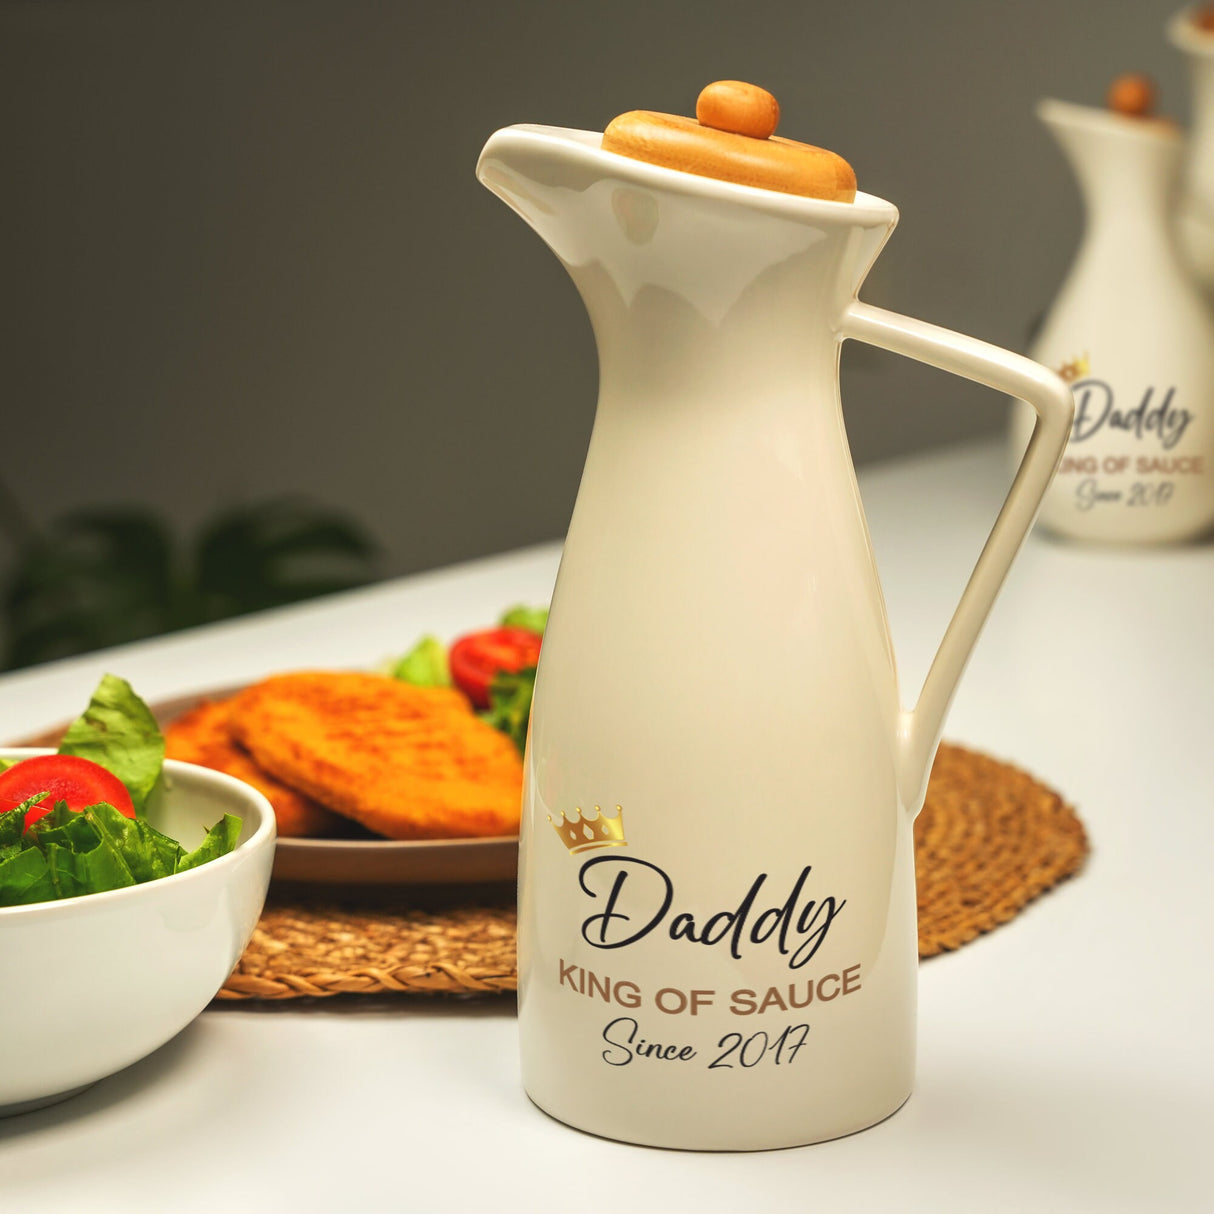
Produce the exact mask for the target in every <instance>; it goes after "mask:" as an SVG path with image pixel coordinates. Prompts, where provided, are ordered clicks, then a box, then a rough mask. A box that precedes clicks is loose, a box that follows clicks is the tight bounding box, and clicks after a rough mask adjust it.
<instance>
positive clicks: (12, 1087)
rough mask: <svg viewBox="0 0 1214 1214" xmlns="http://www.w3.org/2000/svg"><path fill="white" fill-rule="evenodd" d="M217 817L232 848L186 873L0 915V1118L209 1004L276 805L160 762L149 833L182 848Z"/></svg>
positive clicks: (231, 960) (231, 952)
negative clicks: (226, 818)
mask: <svg viewBox="0 0 1214 1214" xmlns="http://www.w3.org/2000/svg"><path fill="white" fill-rule="evenodd" d="M3 753H4V754H5V755H6V756H8V757H10V758H16V757H18V756H22V757H24V756H28V755H34V754H45V753H48V752H46V751H39V750H5V751H3ZM225 813H231V814H236V815H238V816H239V817H240V818H241V830H240V841H239V843H238V844H237V846H236V848H235V850H234V851H232V852H231V853H229V854H228V855H226V856H221V857H220V858H219V859H217V860H212V861H210V862H209V863H207V864H202V865H199V867H198V868H194V869H190V870H189V871H188V872H184V873H177V874H176V875H174V876H172V877H163V878H161V879H160V880H158V881H149V882H147V883H145V884H143V885H133V886H130V887H129V888H127V889H116V890H110V891H109V892H107V893H103V894H89V895H88V896H86V897H83V898H66V899H63V900H62V901H59V902H40V903H35V904H34V905H32V906H11V907H0V991H2V994H0V1042H4V1043H5V1045H4V1046H3V1047H0V1054H2V1056H3V1062H2V1064H0V1116H3V1115H9V1114H13V1113H20V1112H27V1111H28V1110H30V1109H33V1108H39V1107H41V1106H42V1105H45V1104H51V1103H53V1102H54V1101H56V1100H60V1099H63V1098H65V1097H67V1096H70V1095H73V1094H74V1093H75V1092H77V1091H79V1090H80V1089H81V1088H84V1087H87V1086H88V1085H89V1084H91V1083H94V1082H96V1081H97V1080H98V1079H102V1078H104V1077H105V1076H106V1075H112V1074H113V1073H114V1072H115V1071H119V1070H121V1069H122V1068H123V1067H125V1066H129V1065H130V1064H131V1063H132V1062H136V1061H138V1060H139V1059H140V1058H143V1057H144V1056H145V1055H147V1054H150V1053H151V1052H152V1051H153V1050H155V1049H156V1048H157V1047H159V1046H161V1045H163V1044H164V1043H165V1042H166V1041H168V1040H169V1039H170V1038H171V1037H173V1036H175V1035H176V1034H177V1033H179V1032H180V1031H181V1030H182V1029H183V1028H185V1026H186V1025H187V1024H189V1022H190V1021H191V1020H193V1019H194V1017H195V1016H197V1015H198V1013H199V1012H200V1011H202V1009H203V1008H204V1007H206V1005H207V1004H208V1003H209V1002H210V1001H211V999H212V998H213V997H214V996H215V993H216V992H217V991H218V990H219V988H220V987H221V986H222V985H223V983H224V981H225V979H226V978H227V977H228V975H229V974H230V973H231V972H232V969H233V968H234V967H235V965H236V962H237V960H238V959H239V958H240V954H241V953H242V952H243V950H244V947H245V945H246V944H247V943H248V942H249V937H250V936H251V935H252V934H253V928H254V927H255V926H256V925H257V920H258V917H259V916H260V915H261V908H262V904H263V903H264V902H265V897H266V889H267V887H268V885H269V882H270V868H271V865H272V864H273V861H274V838H275V829H274V811H273V810H272V809H271V808H270V803H269V802H268V801H267V800H266V799H265V797H263V796H262V795H261V793H259V792H257V791H256V790H255V789H253V788H250V787H249V786H248V785H247V784H243V783H241V781H239V780H236V779H233V778H232V777H231V776H226V775H223V774H221V773H219V772H215V771H209V770H208V769H207V768H205V767H196V766H195V765H194V764H192V763H179V762H176V761H174V760H172V759H170V760H167V761H166V762H165V765H164V777H163V779H162V780H161V786H158V788H157V790H156V791H155V792H154V793H153V795H152V797H151V799H150V800H149V802H148V807H147V817H148V820H149V821H150V822H151V823H152V825H153V826H155V827H156V828H157V829H158V830H162V831H164V833H165V834H167V835H170V836H171V837H172V838H174V839H176V840H177V841H178V842H180V843H181V844H182V846H183V847H185V848H186V850H187V851H189V850H191V849H192V848H194V847H196V846H197V845H198V844H199V843H201V842H202V839H203V836H204V835H205V833H206V830H207V828H208V827H210V826H212V825H214V823H216V822H217V821H219V819H220V818H221V817H222V816H223V815H224V814H225Z"/></svg>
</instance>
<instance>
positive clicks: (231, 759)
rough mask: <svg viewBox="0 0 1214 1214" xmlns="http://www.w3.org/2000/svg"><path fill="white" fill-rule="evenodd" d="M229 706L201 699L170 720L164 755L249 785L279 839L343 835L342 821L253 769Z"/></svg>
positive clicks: (258, 768)
mask: <svg viewBox="0 0 1214 1214" xmlns="http://www.w3.org/2000/svg"><path fill="white" fill-rule="evenodd" d="M230 705H231V700H204V701H203V702H202V703H201V704H199V705H198V707H197V708H192V709H190V711H189V712H186V713H183V714H182V715H181V716H179V717H177V718H176V719H175V720H174V721H172V722H171V723H170V724H169V725H168V727H167V728H166V729H165V731H164V752H165V755H166V757H168V758H170V759H182V760H184V761H185V762H186V763H197V764H199V765H200V766H202V767H210V768H211V769H212V770H214V771H223V772H227V774H228V775H230V776H235V777H236V778H237V779H238V780H243V781H244V782H245V783H246V784H251V785H252V786H253V787H254V788H255V789H257V791H258V792H260V793H262V794H263V795H264V796H265V798H266V800H267V801H269V802H270V804H271V805H272V806H273V807H274V817H275V819H276V820H277V822H278V833H279V834H280V835H282V836H283V837H284V838H302V837H308V836H321V837H324V836H328V835H340V834H344V833H345V832H346V829H347V824H346V821H345V819H344V818H341V817H339V816H338V815H337V814H334V813H330V812H329V811H328V810H327V809H325V807H324V806H323V805H319V804H317V802H316V801H314V800H313V799H312V798H311V797H308V796H305V795H304V794H303V793H301V792H296V791H295V789H293V788H289V787H288V786H287V785H286V784H283V783H282V781H281V780H276V779H275V778H274V777H273V776H272V775H270V774H269V773H268V772H265V771H263V770H262V769H261V768H260V767H258V766H257V764H256V763H255V762H254V761H253V758H252V756H251V755H250V754H249V753H248V751H246V750H244V749H243V747H241V745H240V744H239V743H238V742H237V741H236V738H235V737H234V735H233V733H232V721H231V708H230Z"/></svg>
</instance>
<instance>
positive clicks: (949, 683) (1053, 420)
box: [839, 300, 1075, 817]
mask: <svg viewBox="0 0 1214 1214" xmlns="http://www.w3.org/2000/svg"><path fill="white" fill-rule="evenodd" d="M839 333H840V336H841V337H843V338H848V337H851V338H855V339H856V340H857V341H863V342H867V343H868V344H869V345H871V346H879V347H880V348H881V349H883V350H890V351H892V352H893V353H895V354H905V355H906V356H907V357H908V358H913V359H916V360H917V361H918V362H922V363H927V364H928V365H929V366H933V367H939V368H940V370H942V371H950V372H952V373H953V374H954V375H961V376H964V377H965V378H966V379H972V380H974V381H975V382H976V383H980V384H985V385H986V386H987V387H988V388H994V389H996V390H997V391H999V392H1006V393H1008V394H1009V395H1010V396H1016V397H1019V398H1020V399H1021V400H1023V401H1025V402H1027V403H1028V404H1029V405H1031V406H1032V408H1033V409H1034V410H1035V411H1036V413H1037V422H1036V425H1035V426H1034V427H1033V437H1032V439H1031V440H1030V442H1029V445H1028V450H1027V451H1026V452H1025V455H1024V459H1023V460H1022V461H1021V463H1020V467H1019V469H1018V470H1017V472H1016V476H1015V479H1014V480H1013V481H1012V487H1011V489H1009V490H1008V495H1007V499H1006V500H1005V501H1004V503H1003V508H1002V509H1001V510H1000V511H999V517H998V518H996V520H995V525H994V526H993V527H992V528H991V533H990V536H989V537H988V538H987V541H986V544H985V546H984V547H983V549H982V553H981V555H980V556H979V557H978V561H977V563H976V564H975V565H974V571H973V573H971V574H970V579H969V582H968V583H967V584H966V587H965V590H964V592H963V593H962V595H961V601H960V602H959V603H958V604H957V609H956V611H954V612H953V618H952V619H951V620H950V621H949V624H948V628H947V629H946V630H945V633H944V639H943V640H942V641H941V642H940V647H939V649H937V651H936V656H935V658H933V660H932V664H931V669H930V670H929V671H928V673H927V678H926V679H924V681H923V688H922V690H921V691H920V693H919V701H918V703H917V704H916V705H915V707H914V708H913V709H911V710H909V711H907V710H905V709H903V710H902V712H901V717H900V720H899V723H898V784H899V789H900V791H901V793H902V803H903V805H905V806H906V808H907V810H908V812H909V813H910V814H911V816H912V817H913V816H915V815H916V814H918V812H919V810H920V809H921V808H922V807H923V798H924V796H925V795H926V792H927V782H928V777H929V775H930V773H931V762H932V759H933V758H934V757H935V753H936V747H937V745H938V744H939V742H940V734H941V731H942V730H943V728H944V715H945V713H946V712H947V711H948V707H949V705H950V704H951V703H952V699H953V694H954V693H955V692H956V690H957V683H958V681H959V680H960V678H961V674H962V671H964V669H965V666H966V663H967V662H968V661H969V657H970V653H971V652H972V651H973V648H974V642H975V641H977V639H978V633H979V632H980V631H981V630H982V625H983V624H984V623H985V622H986V618H987V616H988V615H989V614H990V610H991V606H992V604H993V603H994V601H995V596H996V595H997V594H998V593H999V588H1000V587H1001V586H1002V585H1003V580H1004V578H1005V577H1006V576H1007V572H1008V569H1009V568H1010V566H1011V563H1012V561H1013V560H1014V559H1015V557H1016V553H1017V552H1019V551H1020V546H1021V545H1022V544H1023V543H1024V540H1025V537H1026V536H1027V535H1028V533H1029V529H1030V528H1031V527H1032V525H1033V520H1034V519H1035V518H1036V517H1037V511H1038V509H1039V508H1040V506H1041V500H1042V498H1043V497H1044V496H1045V491H1046V489H1048V488H1049V485H1050V482H1051V481H1052V480H1053V479H1054V473H1055V472H1057V471H1058V465H1059V464H1060V463H1061V462H1062V453H1063V451H1064V450H1065V448H1066V444H1067V439H1068V438H1069V437H1070V433H1071V421H1072V419H1073V417H1074V413H1075V402H1074V398H1073V397H1072V395H1071V390H1070V389H1069V388H1068V387H1067V386H1066V384H1064V383H1063V382H1062V380H1061V379H1059V378H1058V376H1056V375H1055V374H1054V373H1053V372H1052V371H1048V370H1046V368H1045V367H1043V366H1041V365H1040V364H1038V363H1035V362H1033V361H1032V360H1031V359H1027V358H1023V357H1021V356H1020V355H1019V354H1013V353H1011V352H1010V351H1008V350H1002V349H1000V348H999V347H998V346H992V345H990V344H988V343H987V342H984V341H978V340H977V339H976V338H973V337H965V336H963V335H962V334H960V333H954V332H952V331H951V330H949V329H942V328H939V327H938V326H936V325H930V324H927V323H926V322H924V321H921V320H912V319H911V318H910V317H908V316H900V315H898V314H897V313H896V312H887V311H886V310H885V309H884V308H874V307H872V306H871V305H869V304H864V303H860V302H859V301H858V300H856V301H853V302H852V304H851V306H850V307H849V308H848V309H847V311H846V312H845V313H844V315H843V318H842V322H841V323H840V325H839Z"/></svg>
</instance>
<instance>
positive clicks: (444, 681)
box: [389, 636, 451, 687]
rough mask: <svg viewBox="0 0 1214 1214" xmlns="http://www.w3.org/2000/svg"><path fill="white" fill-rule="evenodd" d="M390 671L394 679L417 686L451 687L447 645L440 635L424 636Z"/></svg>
mask: <svg viewBox="0 0 1214 1214" xmlns="http://www.w3.org/2000/svg"><path fill="white" fill-rule="evenodd" d="M389 673H390V674H391V675H392V677H393V678H394V679H399V680H400V681H401V682H402V683H412V684H413V685H414V686H415V687H450V686H451V670H450V668H449V667H448V665H447V647H446V645H444V644H443V643H442V641H440V640H439V639H438V637H429V636H428V637H422V639H421V640H420V641H418V642H417V644H416V645H414V646H413V648H412V649H410V650H409V652H408V653H407V654H405V656H404V657H403V658H401V659H400V661H399V662H397V663H396V664H395V665H394V666H393V667H392V669H391V671H390V672H389Z"/></svg>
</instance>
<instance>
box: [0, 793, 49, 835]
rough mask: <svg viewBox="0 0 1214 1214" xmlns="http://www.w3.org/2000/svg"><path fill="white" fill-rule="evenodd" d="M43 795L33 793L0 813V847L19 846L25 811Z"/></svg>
mask: <svg viewBox="0 0 1214 1214" xmlns="http://www.w3.org/2000/svg"><path fill="white" fill-rule="evenodd" d="M45 796H46V793H44V792H38V793H34V795H33V796H32V797H26V798H25V800H24V801H22V802H21V804H20V805H15V806H13V808H12V809H6V810H5V811H4V813H2V814H0V847H12V846H14V845H16V846H18V847H20V846H21V839H22V836H23V835H24V834H25V814H26V811H27V810H28V809H29V808H30V806H31V805H37V804H38V802H39V801H41V800H42V798H43V797H45Z"/></svg>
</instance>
